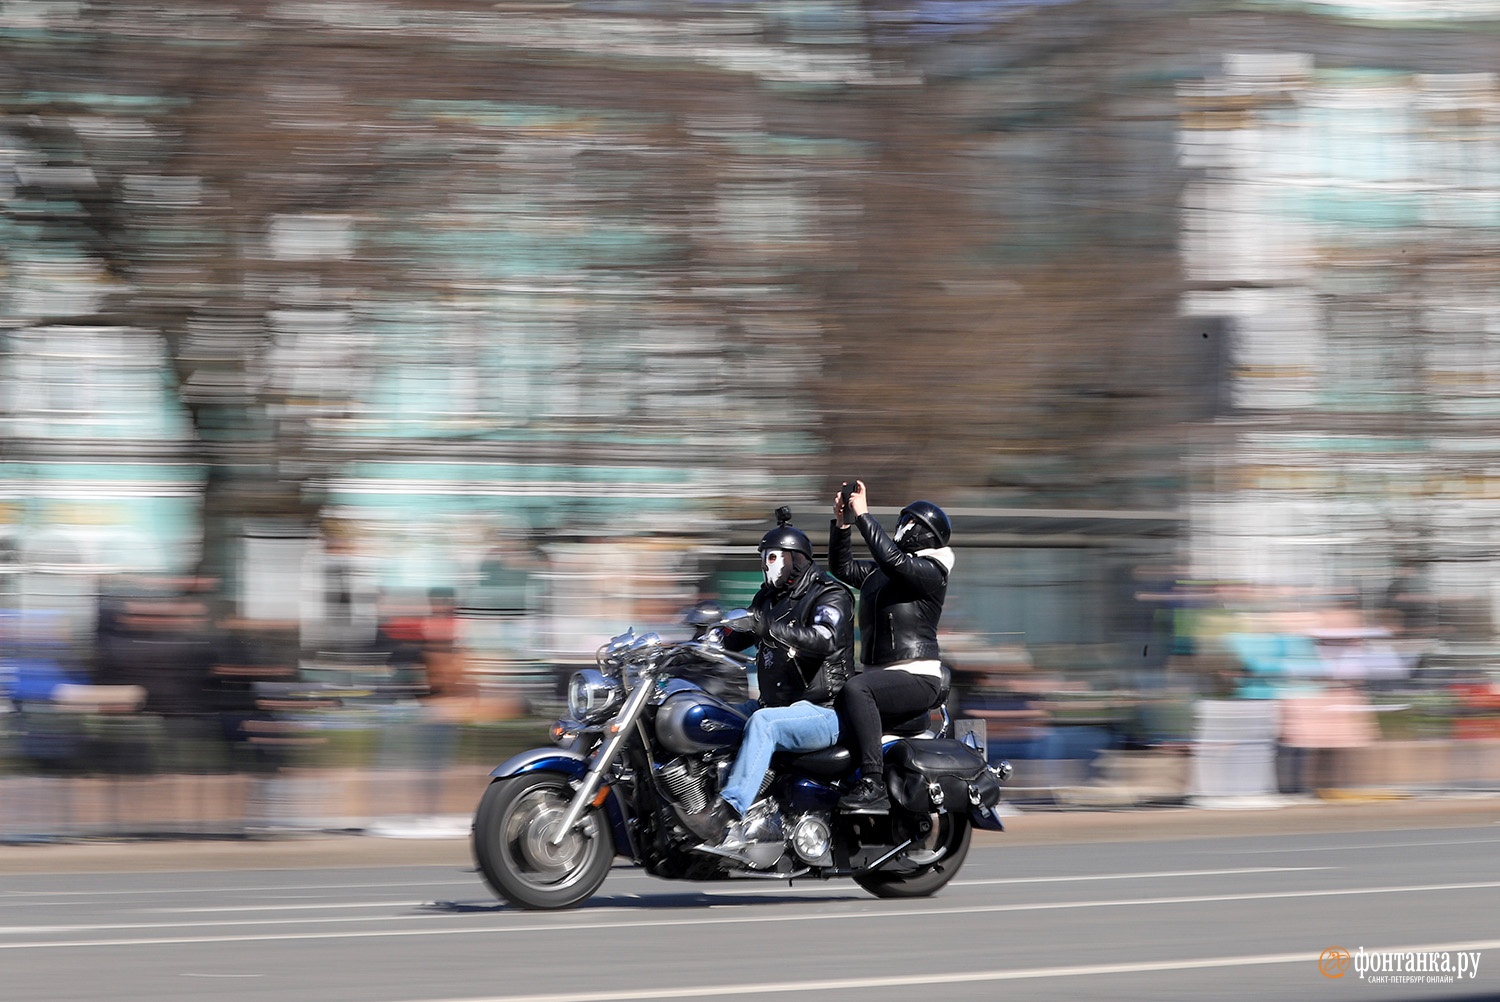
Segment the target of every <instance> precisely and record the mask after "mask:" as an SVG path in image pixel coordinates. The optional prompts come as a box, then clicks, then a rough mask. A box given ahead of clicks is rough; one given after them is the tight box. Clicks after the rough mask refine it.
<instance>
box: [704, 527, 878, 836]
mask: <svg viewBox="0 0 1500 1002" xmlns="http://www.w3.org/2000/svg"><path fill="white" fill-rule="evenodd" d="M776 515H777V525H776V528H774V529H772V530H771V531H770V532H767V533H766V534H765V535H764V536H762V537H761V540H760V546H759V552H760V559H761V571H762V574H763V576H764V580H765V583H764V584H762V585H761V587H760V590H759V591H757V592H756V593H755V597H754V598H753V599H752V600H751V602H750V606H749V609H750V613H751V615H752V617H753V618H754V627H753V630H752V631H751V632H748V633H730V634H729V635H728V636H727V637H726V638H725V646H726V647H729V648H731V649H744V648H747V647H749V646H750V645H751V644H752V643H753V644H756V645H757V650H756V658H755V663H756V670H757V673H758V677H759V680H760V699H759V702H758V708H757V709H755V711H754V712H753V713H752V714H751V715H750V720H749V722H748V723H747V724H746V727H745V736H744V739H743V741H742V743H741V744H740V749H739V752H738V753H737V754H736V755H735V759H734V765H733V767H732V768H731V769H730V772H729V779H728V781H727V782H726V784H725V786H724V789H723V791H722V793H721V795H720V799H719V800H718V801H717V802H716V803H715V804H713V805H712V806H711V807H710V808H709V809H707V810H705V811H702V812H699V814H697V815H694V816H692V817H690V818H685V819H684V820H685V821H686V822H687V823H688V827H689V829H690V830H691V831H692V832H693V833H694V834H695V835H697V836H698V837H700V838H702V839H704V840H705V841H704V844H703V845H702V846H700V848H702V849H706V850H710V851H714V850H718V851H725V852H730V853H732V852H733V851H734V850H735V849H737V848H740V847H743V846H744V845H746V844H748V843H749V842H752V841H754V835H755V820H756V818H757V816H758V814H759V812H758V811H753V810H752V807H753V806H754V805H756V803H757V798H758V797H759V796H760V790H761V785H762V782H763V781H764V779H765V776H766V773H767V771H768V770H769V768H770V764H771V756H772V755H773V754H774V753H775V752H777V751H796V752H810V751H817V750H819V749H822V748H829V747H831V746H833V745H834V744H835V743H836V742H837V741H838V737H839V718H838V714H837V713H835V712H834V709H833V702H834V699H835V698H836V697H837V696H838V693H839V690H840V689H842V688H843V686H844V682H845V681H846V680H847V679H848V678H849V676H850V675H851V674H852V673H853V671H854V599H853V597H852V596H851V595H850V594H849V591H848V589H846V588H845V587H844V586H843V585H840V584H839V583H838V582H837V581H834V580H833V579H832V578H830V577H828V576H827V575H825V574H824V573H823V571H822V570H821V569H820V568H819V567H818V565H817V563H816V562H815V561H814V560H813V548H812V542H811V541H810V540H809V539H808V538H807V535H806V534H805V533H804V532H802V530H800V529H798V528H796V527H795V526H793V525H791V524H790V522H791V512H790V511H789V510H788V509H786V508H781V509H778V511H777V513H776Z"/></svg>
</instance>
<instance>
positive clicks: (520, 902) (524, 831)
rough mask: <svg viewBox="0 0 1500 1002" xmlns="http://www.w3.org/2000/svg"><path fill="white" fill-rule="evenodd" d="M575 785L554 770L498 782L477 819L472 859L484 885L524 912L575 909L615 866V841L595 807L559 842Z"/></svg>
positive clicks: (482, 803)
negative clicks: (482, 878) (556, 837)
mask: <svg viewBox="0 0 1500 1002" xmlns="http://www.w3.org/2000/svg"><path fill="white" fill-rule="evenodd" d="M572 799H573V787H572V784H571V783H569V781H568V777H567V776H564V775H562V774H560V773H555V772H534V773H528V774H527V775H524V776H516V777H514V778H511V779H501V780H496V781H495V782H493V783H491V784H490V785H489V787H488V789H486V790H485V791H484V796H483V797H481V798H480V801H479V810H478V811H476V812H475V815H474V834H473V845H474V858H475V860H476V861H477V862H478V863H479V871H480V873H482V874H483V875H484V880H485V883H487V884H489V885H490V889H491V890H493V891H494V892H495V893H496V894H498V895H499V896H500V897H502V898H504V899H505V900H506V901H509V902H510V903H511V904H513V905H516V906H518V907H521V908H531V909H547V908H571V907H573V906H574V905H576V904H578V903H579V902H581V901H584V900H585V899H587V898H589V897H590V896H591V895H593V893H594V892H595V891H597V890H598V889H599V886H600V885H601V884H603V883H604V878H605V877H607V876H608V875H609V868H610V865H611V863H613V861H614V855H615V849H614V839H613V838H612V837H611V836H610V832H609V827H608V826H607V825H606V824H605V823H604V818H603V814H602V812H601V811H600V810H599V809H598V808H592V809H590V810H589V811H588V812H587V813H586V814H585V815H584V816H583V820H582V821H580V822H579V824H578V826H577V827H575V828H574V829H573V830H572V831H570V832H568V833H567V835H566V836H564V838H563V839H562V841H561V843H559V844H557V845H553V844H552V839H553V837H554V836H555V835H556V833H557V832H558V830H559V828H560V826H561V825H562V821H563V816H564V815H565V814H566V813H567V810H568V804H569V803H570V802H571V801H572Z"/></svg>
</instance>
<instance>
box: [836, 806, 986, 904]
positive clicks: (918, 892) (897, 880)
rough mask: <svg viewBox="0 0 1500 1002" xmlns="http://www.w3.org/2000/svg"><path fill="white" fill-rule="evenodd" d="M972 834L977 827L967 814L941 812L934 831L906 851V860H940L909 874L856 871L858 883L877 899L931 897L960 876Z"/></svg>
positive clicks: (935, 822)
mask: <svg viewBox="0 0 1500 1002" xmlns="http://www.w3.org/2000/svg"><path fill="white" fill-rule="evenodd" d="M972 837H973V830H972V829H971V828H970V826H969V819H968V818H967V817H965V816H963V815H959V814H953V813H948V814H939V815H938V816H937V817H936V818H935V819H934V824H933V826H932V832H931V833H930V834H929V835H928V836H927V838H925V839H923V840H922V841H921V842H920V843H916V844H913V845H912V846H911V848H909V849H907V851H906V853H905V857H906V859H907V860H908V861H912V862H917V861H920V860H923V859H931V858H932V857H934V856H936V857H937V858H936V859H933V861H932V862H931V863H928V864H926V865H919V866H918V868H917V869H916V870H915V871H907V872H905V873H902V872H891V871H887V870H871V871H870V872H868V873H856V874H855V875H854V882H855V883H856V884H858V885H859V886H860V887H863V888H864V889H865V890H867V891H869V892H870V893H871V894H873V895H875V896H876V897H877V898H926V897H931V896H932V895H934V894H936V893H937V892H938V891H940V890H942V889H943V886H944V885H945V884H947V883H948V881H950V880H952V879H953V878H954V876H955V875H957V873H958V869H959V867H961V866H963V865H964V859H965V858H966V857H967V856H968V855H969V842H970V840H971V839H972ZM901 860H902V857H900V856H898V857H896V860H895V862H897V863H899V862H901Z"/></svg>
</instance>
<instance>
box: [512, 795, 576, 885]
mask: <svg viewBox="0 0 1500 1002" xmlns="http://www.w3.org/2000/svg"><path fill="white" fill-rule="evenodd" d="M569 800H570V797H569V796H568V794H567V793H566V792H564V791H563V790H561V789H558V788H556V787H546V786H542V787H537V788H535V789H532V790H528V791H526V793H524V794H522V795H521V796H520V797H518V798H517V799H516V802H515V803H514V804H513V805H511V808H510V810H509V811H508V812H506V816H505V820H504V823H503V825H502V833H501V848H502V849H503V851H504V853H505V856H506V859H507V860H508V861H509V863H510V867H509V868H510V870H511V872H512V873H514V874H515V875H516V876H517V877H519V878H520V879H521V880H523V881H525V882H526V883H527V884H530V885H531V886H533V887H538V888H548V889H557V888H563V887H567V886H569V885H570V884H573V883H576V882H577V881H578V880H579V879H580V878H581V877H582V876H583V873H584V871H585V870H586V869H587V867H588V863H589V861H590V860H592V859H593V856H594V853H596V852H598V851H599V843H598V839H597V838H596V835H597V830H596V828H595V822H594V820H593V818H585V819H584V820H583V822H582V823H581V824H580V825H579V826H578V827H577V828H574V829H573V831H571V832H569V833H568V834H567V835H566V836H565V837H564V838H563V840H562V841H561V842H560V843H558V844H557V845H553V844H552V839H553V837H554V836H555V835H556V833H557V831H558V830H559V828H561V826H562V822H563V817H564V815H566V814H567V811H568V803H569Z"/></svg>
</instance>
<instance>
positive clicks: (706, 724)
mask: <svg viewBox="0 0 1500 1002" xmlns="http://www.w3.org/2000/svg"><path fill="white" fill-rule="evenodd" d="M746 719H747V718H746V716H745V714H743V713H741V712H740V711H739V710H738V709H736V708H735V707H733V706H731V705H729V704H728V703H726V702H724V701H723V700H722V699H719V698H718V697H716V696H711V695H709V694H708V693H706V692H704V691H703V690H702V689H699V688H696V687H691V688H688V687H684V688H681V689H678V690H677V691H676V692H674V693H672V694H671V695H669V696H668V697H667V698H666V699H664V700H663V701H662V704H661V706H660V707H658V708H657V710H656V739H657V740H658V741H660V742H661V744H662V746H663V747H665V748H668V749H670V750H671V751H674V752H676V753H677V754H679V755H693V754H696V753H698V752H707V751H718V750H720V749H724V748H735V747H737V746H738V745H739V743H740V738H741V737H742V736H743V735H744V733H745V721H746Z"/></svg>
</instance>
